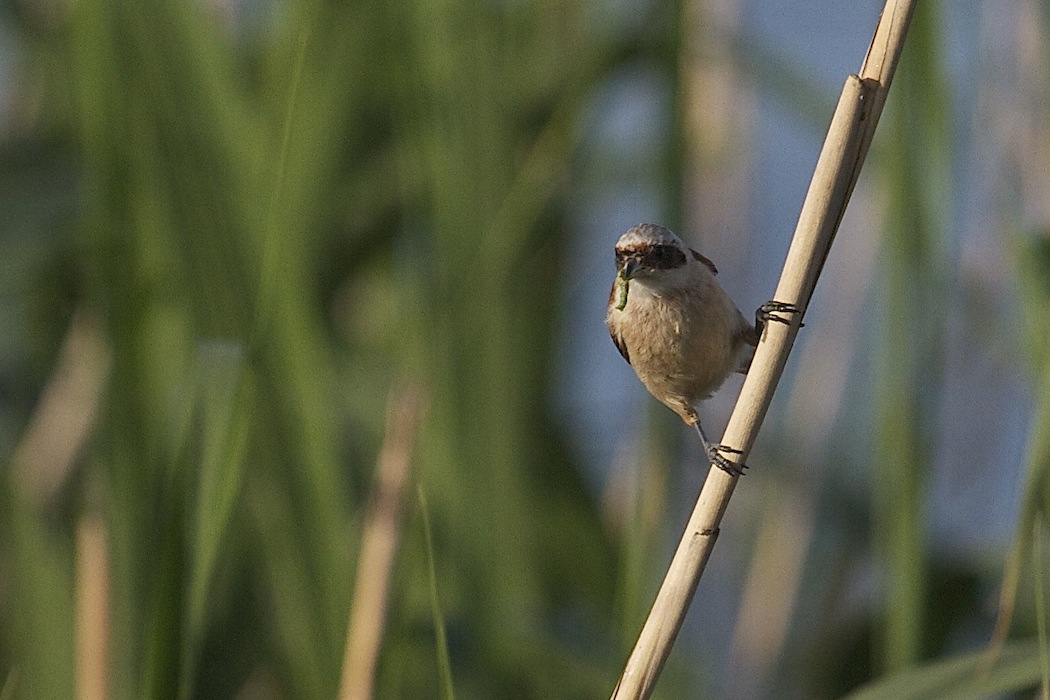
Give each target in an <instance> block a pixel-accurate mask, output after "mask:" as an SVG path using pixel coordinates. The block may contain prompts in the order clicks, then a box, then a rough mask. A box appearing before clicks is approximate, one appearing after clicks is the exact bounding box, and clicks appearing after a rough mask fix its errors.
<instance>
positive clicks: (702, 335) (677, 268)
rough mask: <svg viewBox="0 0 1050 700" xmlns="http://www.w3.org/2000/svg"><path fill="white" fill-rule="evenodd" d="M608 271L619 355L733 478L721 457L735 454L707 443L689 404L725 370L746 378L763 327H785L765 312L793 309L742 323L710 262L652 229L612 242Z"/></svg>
mask: <svg viewBox="0 0 1050 700" xmlns="http://www.w3.org/2000/svg"><path fill="white" fill-rule="evenodd" d="M616 270H617V272H616V280H615V281H614V282H613V286H612V289H611V290H610V292H609V307H608V311H607V313H606V323H607V325H608V326H609V334H610V335H611V336H612V339H613V342H614V343H615V344H616V347H617V349H619V351H620V354H621V355H623V358H624V359H625V360H627V362H628V363H630V365H631V366H632V367H633V368H634V371H635V373H636V374H637V375H638V378H639V379H640V380H641V381H642V384H644V385H645V388H646V389H648V390H649V393H650V394H652V395H653V397H654V398H656V400H657V401H660V402H661V403H662V404H664V405H665V406H667V407H668V408H670V409H671V410H672V411H674V412H675V413H677V414H678V415H679V416H680V417H681V419H682V420H683V421H684V422H685V423H686V425H691V426H694V427H695V428H696V431H697V432H698V433H699V434H700V440H701V442H702V443H703V446H704V452H705V453H706V454H707V457H708V459H709V460H710V461H711V463H712V464H714V465H715V466H717V467H719V468H721V469H722V470H724V471H726V472H728V473H730V474H732V475H734V476H739V475H741V474H742V473H743V469H744V468H745V466H744V465H737V464H734V463H733V462H731V461H729V460H728V459H726V457H725V456H724V455H723V454H722V453H723V452H736V450H732V449H731V448H727V447H726V446H724V445H714V444H712V443H711V441H710V440H708V439H707V435H706V434H705V433H704V429H703V427H701V425H700V415H699V413H697V405H698V404H699V403H700V402H701V401H703V400H704V399H706V398H708V397H710V396H711V394H712V393H714V392H715V391H716V390H717V389H718V388H719V387H720V386H722V383H723V382H725V380H726V378H727V377H728V376H729V375H730V374H732V373H733V372H740V373H742V374H746V373H747V370H748V368H749V367H750V366H751V358H752V357H753V356H754V351H755V347H756V346H757V345H758V340H759V337H760V336H761V332H762V328H763V326H764V323H765V322H766V321H768V320H776V321H781V322H784V323H787V322H788V321H787V320H786V319H783V318H780V317H778V316H774V315H772V314H773V313H775V312H778V311H795V307H794V306H792V305H790V304H784V303H781V302H769V303H767V304H763V305H762V306H761V307H760V308H759V310H758V311H757V312H756V314H755V321H754V323H751V322H748V320H747V319H745V318H744V315H743V314H742V313H741V312H740V310H739V309H738V308H737V306H736V304H734V303H733V301H732V300H731V299H730V298H729V296H728V295H727V294H726V293H725V290H723V289H722V286H721V285H720V284H719V283H718V280H717V279H715V275H716V274H718V270H717V269H716V268H715V265H714V263H712V262H711V261H710V260H708V259H707V258H705V257H704V256H703V255H701V254H700V253H697V252H696V251H695V250H692V249H691V248H689V247H687V246H686V245H685V244H684V243H682V241H681V239H679V238H678V236H676V235H675V234H673V233H672V232H671V231H669V230H668V229H666V228H664V227H663V226H658V225H656V224H639V225H638V226H635V227H634V228H632V229H631V230H629V231H628V232H627V233H625V234H623V235H622V236H621V237H620V240H619V241H617V242H616Z"/></svg>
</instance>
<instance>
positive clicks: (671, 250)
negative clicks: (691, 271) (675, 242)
mask: <svg viewBox="0 0 1050 700" xmlns="http://www.w3.org/2000/svg"><path fill="white" fill-rule="evenodd" d="M650 260H651V261H652V266H653V267H654V268H657V269H660V270H670V269H672V268H675V267H680V266H681V265H682V264H684V263H685V255H684V254H683V253H682V251H680V250H678V248H676V247H674V246H671V245H661V246H655V247H653V249H652V252H651V253H650Z"/></svg>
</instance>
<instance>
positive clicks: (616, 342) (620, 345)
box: [609, 282, 631, 364]
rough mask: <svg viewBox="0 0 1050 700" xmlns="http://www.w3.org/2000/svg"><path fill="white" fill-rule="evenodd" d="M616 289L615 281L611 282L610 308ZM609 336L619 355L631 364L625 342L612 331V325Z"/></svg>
mask: <svg viewBox="0 0 1050 700" xmlns="http://www.w3.org/2000/svg"><path fill="white" fill-rule="evenodd" d="M617 291H618V290H617V289H616V282H613V286H612V289H610V290H609V308H612V306H613V305H614V304H615V303H616V292H617ZM609 337H610V338H612V341H613V345H615V346H616V349H617V350H619V351H620V354H621V355H623V359H625V360H627V364H631V356H630V354H628V352H627V344H626V343H624V342H623V338H621V337H620V336H619V335H617V334H616V333H615V332H614V331H613V329H612V326H609Z"/></svg>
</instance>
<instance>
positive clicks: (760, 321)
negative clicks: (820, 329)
mask: <svg viewBox="0 0 1050 700" xmlns="http://www.w3.org/2000/svg"><path fill="white" fill-rule="evenodd" d="M800 311H801V310H800V309H799V308H798V307H797V306H795V305H794V304H789V303H788V302H786V301H776V300H771V301H767V302H766V303H765V304H762V306H760V307H758V309H757V310H756V311H755V332H757V333H758V334H759V335H761V334H762V331H763V330H764V329H765V327H766V323H767V322H769V321H776V322H777V323H784V324H788V325H790V324H791V319H788V318H784V317H783V316H776V315H775V314H778V313H783V314H796V313H800ZM804 325H806V324H804V323H802V322H801V321H800V322H799V324H798V327H799V328H802V327H803V326H804Z"/></svg>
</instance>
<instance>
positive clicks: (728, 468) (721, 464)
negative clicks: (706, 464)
mask: <svg viewBox="0 0 1050 700" xmlns="http://www.w3.org/2000/svg"><path fill="white" fill-rule="evenodd" d="M707 447H708V449H707V458H708V459H709V460H711V464H713V465H715V466H716V467H718V468H719V469H721V470H722V471H724V472H725V473H727V474H729V475H730V476H743V475H744V470H745V469H747V465H746V464H736V463H735V462H730V461H729V460H728V459H726V458H725V457H724V456H723V455H722V453H723V452H728V453H729V454H735V455H741V454H744V453H743V452H741V451H740V450H738V449H736V448H733V447H730V446H729V445H708V446H707Z"/></svg>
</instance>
